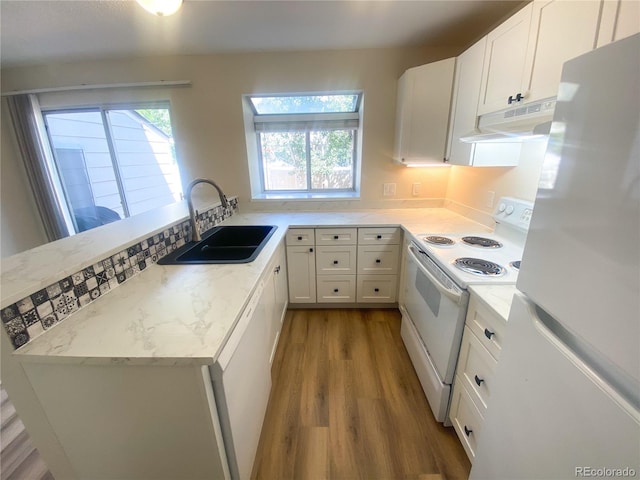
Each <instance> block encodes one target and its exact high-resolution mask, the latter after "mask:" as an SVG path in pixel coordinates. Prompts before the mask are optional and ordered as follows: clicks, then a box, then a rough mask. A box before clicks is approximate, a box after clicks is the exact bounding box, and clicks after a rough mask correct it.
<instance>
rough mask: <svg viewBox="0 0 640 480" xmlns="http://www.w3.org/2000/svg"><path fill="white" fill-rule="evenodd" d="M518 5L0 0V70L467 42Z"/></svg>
mask: <svg viewBox="0 0 640 480" xmlns="http://www.w3.org/2000/svg"><path fill="white" fill-rule="evenodd" d="M523 3H526V2H522V1H520V0H503V1H483V0H441V1H435V0H417V1H416V0H413V1H403V0H391V1H387V0H376V1H365V0H359V1H313V0H296V1H271V0H262V1H240V0H235V1H203V0H185V1H184V4H183V6H182V8H181V9H180V10H179V11H178V13H176V14H175V15H172V16H170V17H156V16H153V15H151V14H149V13H147V12H146V11H145V10H143V9H142V7H140V6H139V5H138V4H136V3H135V2H134V1H132V0H108V1H105V0H75V1H68V0H67V1H62V0H47V1H39V0H0V64H1V66H2V67H9V66H16V65H25V64H40V63H51V62H66V61H76V60H85V59H94V60H95V59H105V58H123V57H139V56H146V55H167V54H207V53H228V52H249V51H294V50H298V51H299V50H325V49H349V48H385V47H401V46H442V45H452V46H466V45H469V44H470V43H471V42H472V41H473V40H475V39H476V38H478V37H479V36H481V35H482V34H483V33H485V32H486V31H487V30H488V29H489V28H490V27H491V26H492V25H495V24H496V23H497V22H499V21H500V20H501V19H503V18H504V17H505V16H506V15H508V14H509V13H511V12H513V11H515V10H517V9H518V8H519V7H520V6H521V5H522V4H523Z"/></svg>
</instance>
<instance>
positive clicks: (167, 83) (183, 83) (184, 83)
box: [1, 80, 191, 97]
mask: <svg viewBox="0 0 640 480" xmlns="http://www.w3.org/2000/svg"><path fill="white" fill-rule="evenodd" d="M190 86H191V80H160V81H159V82H138V83H100V84H86V83H85V84H82V85H73V86H69V87H54V88H34V89H32V90H15V91H13V92H3V93H2V94H1V96H3V97H10V96H12V95H25V94H30V93H52V92H70V91H74V90H100V89H108V88H147V87H190Z"/></svg>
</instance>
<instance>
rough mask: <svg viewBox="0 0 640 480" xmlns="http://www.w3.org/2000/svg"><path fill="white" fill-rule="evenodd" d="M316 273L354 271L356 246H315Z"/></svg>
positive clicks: (347, 272)
mask: <svg viewBox="0 0 640 480" xmlns="http://www.w3.org/2000/svg"><path fill="white" fill-rule="evenodd" d="M316 272H317V273H318V275H345V274H354V273H356V246H355V245H340V246H324V245H323V246H321V247H318V248H316Z"/></svg>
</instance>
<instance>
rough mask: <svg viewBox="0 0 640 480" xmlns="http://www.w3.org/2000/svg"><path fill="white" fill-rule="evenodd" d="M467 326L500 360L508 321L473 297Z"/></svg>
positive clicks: (468, 310) (470, 302) (468, 312)
mask: <svg viewBox="0 0 640 480" xmlns="http://www.w3.org/2000/svg"><path fill="white" fill-rule="evenodd" d="M466 324H467V326H468V327H469V328H470V329H471V330H472V331H473V333H475V334H476V336H477V337H478V339H479V340H480V342H481V343H482V345H484V347H485V348H486V349H487V350H489V352H491V355H493V357H494V358H495V359H496V360H499V359H500V352H501V351H502V342H503V340H504V334H505V331H506V327H507V324H506V321H505V320H504V319H503V318H502V317H500V316H499V315H497V314H496V313H494V312H493V311H491V310H490V309H489V308H487V307H485V306H484V305H483V304H482V303H481V302H480V301H479V300H478V299H477V298H476V296H475V295H471V298H470V299H469V307H468V309H467V320H466Z"/></svg>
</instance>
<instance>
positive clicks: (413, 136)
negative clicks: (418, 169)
mask: <svg viewBox="0 0 640 480" xmlns="http://www.w3.org/2000/svg"><path fill="white" fill-rule="evenodd" d="M454 65H455V59H454V58H449V59H446V60H441V61H439V62H434V63H429V64H427V65H422V66H420V67H415V68H410V69H409V70H407V71H406V72H405V73H404V74H403V75H402V77H400V79H399V80H398V100H397V110H396V140H395V149H394V160H396V161H398V162H401V163H403V164H405V165H410V164H425V165H428V164H438V163H443V161H444V158H445V147H446V144H447V126H448V124H449V109H450V106H451V91H452V87H453V70H454Z"/></svg>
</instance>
